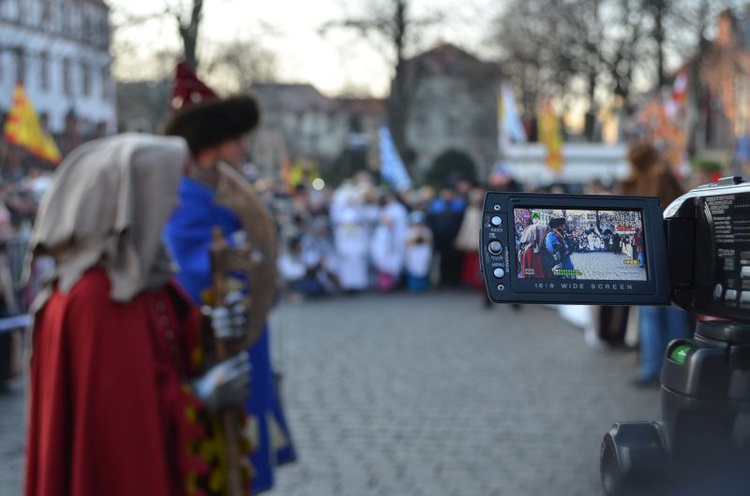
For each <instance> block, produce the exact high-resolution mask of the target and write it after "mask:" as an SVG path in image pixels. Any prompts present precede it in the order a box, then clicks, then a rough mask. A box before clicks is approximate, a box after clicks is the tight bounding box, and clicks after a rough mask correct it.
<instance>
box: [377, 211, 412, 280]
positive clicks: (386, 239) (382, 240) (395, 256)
mask: <svg viewBox="0 0 750 496" xmlns="http://www.w3.org/2000/svg"><path fill="white" fill-rule="evenodd" d="M405 249H406V244H405V242H404V241H403V240H400V239H399V238H398V237H397V233H396V230H395V228H394V226H390V227H389V226H387V225H385V224H381V225H379V226H378V227H376V228H375V234H374V235H373V238H372V243H371V246H370V252H371V254H372V263H373V265H374V266H375V268H376V269H377V270H378V271H379V272H385V273H386V274H390V275H392V276H396V277H398V276H400V275H401V271H403V270H404V251H405Z"/></svg>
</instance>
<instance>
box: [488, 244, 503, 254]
mask: <svg viewBox="0 0 750 496" xmlns="http://www.w3.org/2000/svg"><path fill="white" fill-rule="evenodd" d="M487 249H488V250H489V251H490V253H491V254H493V255H500V254H501V253H502V252H503V244H502V243H501V242H500V241H491V242H490V244H489V245H488V246H487Z"/></svg>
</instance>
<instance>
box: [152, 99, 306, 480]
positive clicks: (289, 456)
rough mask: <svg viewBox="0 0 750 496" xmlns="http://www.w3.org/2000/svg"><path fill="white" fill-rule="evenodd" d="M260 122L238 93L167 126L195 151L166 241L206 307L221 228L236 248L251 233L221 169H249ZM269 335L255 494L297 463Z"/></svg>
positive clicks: (256, 351)
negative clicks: (279, 469) (229, 203)
mask: <svg viewBox="0 0 750 496" xmlns="http://www.w3.org/2000/svg"><path fill="white" fill-rule="evenodd" d="M259 119H260V111H259V108H258V104H257V101H256V99H255V98H254V97H253V96H251V95H237V96H233V97H228V98H225V99H212V100H204V101H202V102H199V103H197V104H194V105H191V106H188V107H184V108H182V109H181V110H180V111H178V112H177V113H175V114H174V115H173V116H172V117H171V118H170V120H169V121H168V122H167V124H166V126H165V129H164V134H167V135H172V136H181V137H183V138H184V139H185V140H186V141H187V143H188V147H189V148H190V152H191V161H190V164H189V166H188V167H189V170H188V171H187V174H186V176H185V177H184V178H183V179H182V181H181V183H180V189H179V205H178V207H177V209H176V211H175V212H174V214H173V216H172V218H171V219H170V220H169V222H168V223H167V226H166V228H165V231H164V240H165V243H166V246H167V249H168V250H169V252H170V254H171V255H172V259H173V260H174V261H175V262H176V263H177V265H178V273H177V279H178V281H179V283H180V284H181V285H182V286H183V287H184V288H185V290H187V292H188V293H189V294H190V296H191V297H192V298H193V299H194V300H195V302H196V304H202V303H203V301H202V299H203V298H202V296H203V293H204V291H205V290H206V289H208V288H209V287H210V286H211V282H212V281H211V270H210V260H209V245H210V244H211V241H212V232H213V229H214V227H216V226H219V227H221V230H222V232H223V234H224V237H225V238H226V239H227V240H228V242H229V243H230V244H231V243H233V242H234V240H237V239H240V238H241V237H242V233H243V228H242V225H241V223H240V220H239V218H238V217H237V215H235V213H234V212H232V211H231V210H229V209H227V208H225V207H223V206H220V205H218V204H217V203H216V202H215V201H214V197H215V188H216V185H217V181H218V176H217V166H218V164H220V163H222V162H224V163H227V164H229V165H231V166H233V167H239V166H240V165H241V163H242V161H243V160H244V158H245V155H246V153H247V149H246V146H245V142H244V141H245V138H246V137H247V135H248V134H249V133H250V132H251V131H252V130H253V129H255V127H256V126H257V125H258V122H259ZM249 283H250V284H252V281H249ZM250 317H251V318H252V316H250ZM268 334H269V331H268V327H267V326H266V328H265V330H264V331H263V334H262V336H261V338H260V339H259V340H258V341H257V342H256V343H255V344H254V345H253V346H252V347H251V348H250V349H249V350H248V351H249V355H250V363H251V365H252V381H251V386H250V396H249V399H248V401H247V403H246V405H245V406H246V408H247V411H248V413H249V414H250V416H251V417H252V419H251V423H250V425H251V426H254V427H257V431H256V432H255V435H254V436H253V438H254V439H253V440H254V444H255V446H254V447H253V448H254V449H253V453H252V455H251V457H250V461H251V463H252V466H253V469H254V472H255V473H254V478H253V483H252V491H253V493H259V492H262V491H265V490H268V489H270V488H271V487H272V486H273V483H274V466H276V465H281V464H285V463H290V462H293V461H294V460H295V459H296V453H295V448H294V443H293V441H292V438H291V434H290V431H289V429H288V427H287V423H286V420H285V417H284V412H283V410H282V406H281V402H280V398H279V395H278V391H277V389H276V386H275V382H274V374H273V369H272V365H271V359H270V343H269V335H268Z"/></svg>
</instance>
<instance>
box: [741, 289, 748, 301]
mask: <svg viewBox="0 0 750 496" xmlns="http://www.w3.org/2000/svg"><path fill="white" fill-rule="evenodd" d="M740 301H741V302H742V303H750V291H743V292H742V294H741V295H740Z"/></svg>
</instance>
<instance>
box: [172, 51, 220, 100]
mask: <svg viewBox="0 0 750 496" xmlns="http://www.w3.org/2000/svg"><path fill="white" fill-rule="evenodd" d="M216 98H218V95H217V94H216V92H215V91H214V90H212V89H211V88H209V87H208V86H206V85H205V84H204V83H203V81H201V80H200V79H198V76H196V75H195V71H194V70H193V68H192V67H190V66H189V65H188V64H186V63H185V62H179V63H178V64H177V69H176V71H175V77H174V83H173V84H172V101H171V102H170V108H171V109H172V111H173V112H175V111H177V110H180V109H182V108H183V107H186V106H188V105H193V104H195V103H199V102H202V101H205V100H213V99H216Z"/></svg>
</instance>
